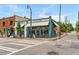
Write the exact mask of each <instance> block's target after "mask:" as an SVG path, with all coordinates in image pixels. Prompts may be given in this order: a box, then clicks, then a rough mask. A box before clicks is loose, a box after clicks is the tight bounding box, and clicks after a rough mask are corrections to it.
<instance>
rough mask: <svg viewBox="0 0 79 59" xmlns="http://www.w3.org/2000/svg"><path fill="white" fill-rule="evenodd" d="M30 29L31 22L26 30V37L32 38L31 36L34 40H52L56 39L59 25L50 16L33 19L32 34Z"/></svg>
mask: <svg viewBox="0 0 79 59" xmlns="http://www.w3.org/2000/svg"><path fill="white" fill-rule="evenodd" d="M30 28H31V25H30V21H28V24H26V25H25V30H24V31H25V37H30V35H32V37H33V38H52V37H56V32H57V29H58V28H59V25H58V23H57V22H56V21H54V20H53V19H52V18H51V16H49V17H48V18H41V19H33V20H32V30H31V33H30Z"/></svg>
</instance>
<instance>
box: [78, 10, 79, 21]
mask: <svg viewBox="0 0 79 59" xmlns="http://www.w3.org/2000/svg"><path fill="white" fill-rule="evenodd" d="M78 20H79V11H78Z"/></svg>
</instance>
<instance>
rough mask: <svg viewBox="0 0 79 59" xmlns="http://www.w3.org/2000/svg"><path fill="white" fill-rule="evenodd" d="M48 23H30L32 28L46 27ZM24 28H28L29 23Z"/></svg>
mask: <svg viewBox="0 0 79 59" xmlns="http://www.w3.org/2000/svg"><path fill="white" fill-rule="evenodd" d="M48 23H49V22H48V21H47V22H35V23H32V27H34V26H46V25H48ZM25 27H30V23H29V24H27V25H26V26H25Z"/></svg>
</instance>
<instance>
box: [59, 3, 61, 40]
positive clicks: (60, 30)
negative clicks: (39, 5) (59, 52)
mask: <svg viewBox="0 0 79 59" xmlns="http://www.w3.org/2000/svg"><path fill="white" fill-rule="evenodd" d="M60 27H61V4H60V5H59V39H60V36H61V28H60Z"/></svg>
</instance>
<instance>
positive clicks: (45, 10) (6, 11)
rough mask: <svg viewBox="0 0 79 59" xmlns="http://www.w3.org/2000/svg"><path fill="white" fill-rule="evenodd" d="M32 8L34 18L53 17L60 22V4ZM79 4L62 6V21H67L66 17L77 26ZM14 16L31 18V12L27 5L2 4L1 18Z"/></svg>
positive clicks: (39, 5)
mask: <svg viewBox="0 0 79 59" xmlns="http://www.w3.org/2000/svg"><path fill="white" fill-rule="evenodd" d="M29 6H30V7H31V8H32V18H33V19H38V18H46V17H49V16H52V18H53V19H54V20H56V21H59V17H58V16H59V4H29ZM78 11H79V4H61V18H62V19H61V21H62V22H64V21H65V16H68V20H70V22H71V23H72V24H73V26H75V24H76V21H77V18H78ZM13 15H18V16H22V17H24V16H26V17H28V18H29V17H30V10H29V9H27V4H0V18H3V17H10V16H13Z"/></svg>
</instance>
